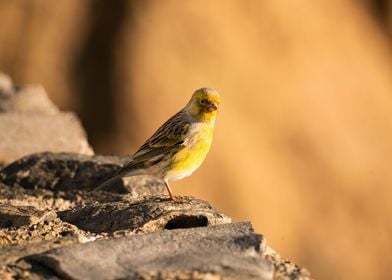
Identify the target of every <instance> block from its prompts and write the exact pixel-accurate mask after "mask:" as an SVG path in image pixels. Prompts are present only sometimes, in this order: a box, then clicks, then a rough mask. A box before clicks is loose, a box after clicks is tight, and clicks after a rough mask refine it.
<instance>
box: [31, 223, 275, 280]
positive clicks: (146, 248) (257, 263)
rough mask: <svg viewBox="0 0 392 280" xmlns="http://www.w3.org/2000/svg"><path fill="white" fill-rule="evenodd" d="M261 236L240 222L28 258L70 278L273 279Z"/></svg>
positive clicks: (135, 238) (84, 246) (120, 240)
mask: <svg viewBox="0 0 392 280" xmlns="http://www.w3.org/2000/svg"><path fill="white" fill-rule="evenodd" d="M262 239H263V238H262V236H260V235H257V234H255V233H254V232H253V229H252V227H251V225H250V224H249V223H237V224H227V225H222V226H216V227H204V228H193V229H187V230H183V229H181V230H173V231H164V232H161V233H154V234H142V235H135V236H131V237H124V238H115V239H109V240H100V241H96V242H90V243H86V244H78V245H73V246H68V247H63V248H61V249H55V250H51V251H48V252H45V253H43V254H38V255H33V256H30V257H26V258H24V260H26V261H27V262H28V263H31V264H32V267H34V265H35V264H36V263H38V264H39V265H41V266H43V267H45V268H47V271H53V272H54V276H59V277H62V278H66V279H158V278H159V279H191V278H193V275H195V274H196V273H197V275H198V277H200V276H204V277H206V276H207V275H209V277H213V276H215V277H224V278H226V279H272V278H273V265H272V263H271V262H269V261H267V260H266V259H264V258H262V257H261V255H260V246H261V243H262ZM37 271H38V273H39V269H37Z"/></svg>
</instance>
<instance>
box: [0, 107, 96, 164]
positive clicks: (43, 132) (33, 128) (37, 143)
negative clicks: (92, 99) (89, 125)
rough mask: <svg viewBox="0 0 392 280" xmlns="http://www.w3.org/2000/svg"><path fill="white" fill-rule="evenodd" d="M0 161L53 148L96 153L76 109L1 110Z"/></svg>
mask: <svg viewBox="0 0 392 280" xmlns="http://www.w3.org/2000/svg"><path fill="white" fill-rule="evenodd" d="M0 131H6V132H7V133H1V134H0V161H2V162H11V161H13V160H16V159H18V158H20V157H22V156H25V155H28V154H31V153H37V152H44V151H51V152H75V153H80V154H87V155H91V154H93V151H92V149H91V148H90V146H89V144H88V142H87V140H86V135H85V132H84V130H83V129H82V127H81V125H80V123H79V120H78V119H77V117H76V116H75V115H74V114H73V113H59V114H56V115H54V116H48V115H39V114H36V115H34V114H24V113H6V114H0Z"/></svg>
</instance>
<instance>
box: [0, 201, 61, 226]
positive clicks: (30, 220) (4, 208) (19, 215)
mask: <svg viewBox="0 0 392 280" xmlns="http://www.w3.org/2000/svg"><path fill="white" fill-rule="evenodd" d="M56 217H57V215H56V213H55V212H54V211H51V210H49V211H42V210H37V209H36V208H34V207H32V206H18V207H17V206H12V205H0V228H10V227H21V226H25V225H29V226H31V225H34V224H37V223H39V222H42V221H51V220H54V219H55V218H56Z"/></svg>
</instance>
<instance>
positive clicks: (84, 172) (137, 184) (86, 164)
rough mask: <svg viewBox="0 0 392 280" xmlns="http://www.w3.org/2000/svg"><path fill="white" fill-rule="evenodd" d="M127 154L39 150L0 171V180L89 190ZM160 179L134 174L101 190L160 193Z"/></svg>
mask: <svg viewBox="0 0 392 280" xmlns="http://www.w3.org/2000/svg"><path fill="white" fill-rule="evenodd" d="M127 160H129V158H128V157H115V156H86V155H80V154H71V153H59V154H56V153H49V152H47V153H42V154H33V155H29V156H26V157H23V158H21V159H19V160H17V161H15V162H13V163H12V164H9V165H8V166H6V167H4V168H3V169H2V170H1V171H0V180H1V181H2V182H3V183H4V184H7V185H9V186H15V185H17V186H21V187H23V188H26V189H34V188H41V189H48V190H54V191H70V190H92V189H94V188H95V187H97V186H99V185H100V184H101V183H102V182H104V181H105V180H106V179H107V178H108V177H110V176H111V175H112V174H113V173H115V172H116V171H117V170H118V169H119V168H120V167H121V166H122V165H123V164H124V163H125V162H126V161H127ZM164 189H165V187H164V185H163V183H162V182H161V181H160V180H157V179H154V178H151V177H148V176H138V178H137V179H136V180H134V179H123V180H119V181H118V182H117V183H116V182H115V183H114V184H113V185H109V186H107V187H106V188H105V189H104V190H106V191H111V192H118V193H126V192H128V193H131V194H133V195H134V196H139V195H143V194H145V195H160V194H162V193H163V192H164Z"/></svg>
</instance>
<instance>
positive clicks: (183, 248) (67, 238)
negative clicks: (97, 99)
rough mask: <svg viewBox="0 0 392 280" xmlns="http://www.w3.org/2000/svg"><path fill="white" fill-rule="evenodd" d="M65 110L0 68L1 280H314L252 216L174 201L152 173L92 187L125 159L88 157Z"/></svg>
mask: <svg viewBox="0 0 392 280" xmlns="http://www.w3.org/2000/svg"><path fill="white" fill-rule="evenodd" d="M37 91H38V93H37ZM30 116H34V117H30ZM64 117H65V115H64V113H61V112H58V109H57V108H56V107H54V105H53V104H52V103H51V102H50V100H49V99H48V98H47V96H46V94H45V92H44V91H43V90H42V88H39V87H33V88H31V87H30V88H28V87H27V88H26V87H15V86H13V85H12V83H11V82H10V80H9V79H7V77H5V76H4V75H0V129H1V131H10V133H8V134H7V133H2V134H1V137H0V140H1V141H0V142H1V143H3V144H2V145H0V161H1V164H2V165H1V166H0V279H310V276H309V273H308V272H307V271H306V270H305V269H301V268H299V267H298V266H296V265H295V264H293V263H291V262H289V261H287V260H284V259H282V258H281V257H280V256H279V255H278V254H277V253H275V252H274V251H273V250H272V249H271V248H269V247H268V246H267V245H266V240H265V238H264V236H263V235H261V234H257V233H255V232H254V230H253V228H252V225H251V223H250V222H239V223H232V222H231V219H230V218H229V217H227V216H226V215H224V214H223V213H220V212H219V211H218V210H216V209H215V208H214V207H212V206H211V205H210V204H209V203H208V202H206V201H202V200H199V199H196V198H192V197H182V203H174V202H173V201H171V200H169V199H168V197H167V196H166V195H165V187H164V185H163V184H162V182H161V181H159V180H157V179H155V178H151V177H147V176H137V177H133V178H128V179H122V180H119V181H118V182H117V183H115V184H114V185H111V186H108V187H107V188H106V189H103V190H101V191H95V192H90V191H91V190H92V189H93V188H94V187H96V186H98V185H99V184H100V183H101V182H102V181H104V180H105V179H106V178H108V177H109V176H110V175H111V174H113V173H114V172H116V170H117V169H118V168H120V167H121V166H122V165H123V164H124V163H125V162H126V161H127V160H128V158H127V157H114V156H98V155H93V151H92V149H91V148H90V147H89V145H88V142H87V139H85V137H84V132H83V129H82V128H81V125H80V123H79V122H78V121H77V119H76V118H74V119H73V121H72V123H71V124H70V123H68V122H67V121H66V119H64ZM56 118H57V121H58V122H59V123H57V124H56V125H55V126H53V127H52V129H49V130H47V129H46V128H47V125H46V124H47V123H50V122H52V121H53V120H54V119H56ZM23 122H24V123H23ZM62 125H64V126H65V127H67V129H63V127H62ZM7 127H9V128H7ZM32 131H34V132H35V133H32ZM34 135H41V136H39V137H38V138H36V137H34ZM42 135H44V136H42ZM42 137H44V138H42ZM41 138H42V139H45V141H46V142H45V141H43V140H42V139H41ZM52 139H54V140H55V141H54V142H52V141H51V140H52ZM56 139H57V140H58V141H57V140H56ZM64 139H67V141H66V144H64V143H63V142H64ZM3 140H4V141H5V142H2V141H3ZM48 140H49V141H48ZM56 141H57V142H56ZM5 143H7V144H5ZM43 151H45V152H43Z"/></svg>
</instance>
